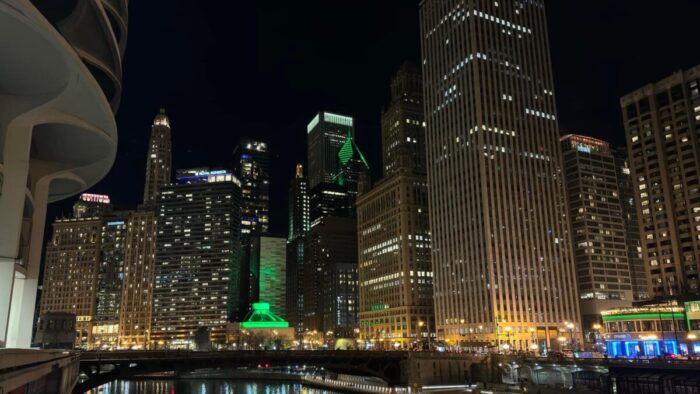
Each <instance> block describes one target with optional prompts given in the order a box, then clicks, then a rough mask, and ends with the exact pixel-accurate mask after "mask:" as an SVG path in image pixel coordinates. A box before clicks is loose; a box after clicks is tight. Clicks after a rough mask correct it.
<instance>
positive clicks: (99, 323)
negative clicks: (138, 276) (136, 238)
mask: <svg viewBox="0 0 700 394" xmlns="http://www.w3.org/2000/svg"><path fill="white" fill-rule="evenodd" d="M128 217H129V212H114V213H112V214H109V215H106V216H103V219H102V233H101V234H100V261H99V263H98V266H97V279H96V281H97V284H96V287H95V288H96V297H97V300H96V302H95V316H94V318H93V326H92V335H93V338H94V341H93V347H94V348H98V349H115V348H117V347H118V345H119V310H120V306H121V300H122V284H123V280H124V268H125V267H124V254H125V251H126V244H125V241H126V233H127V231H128V230H127V229H128Z"/></svg>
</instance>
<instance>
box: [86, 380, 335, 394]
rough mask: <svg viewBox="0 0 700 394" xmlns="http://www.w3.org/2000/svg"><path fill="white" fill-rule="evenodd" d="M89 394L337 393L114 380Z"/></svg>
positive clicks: (231, 383) (230, 383)
mask: <svg viewBox="0 0 700 394" xmlns="http://www.w3.org/2000/svg"><path fill="white" fill-rule="evenodd" d="M88 393H89V394H146V393H148V394H233V393H235V394H340V393H338V392H336V391H328V390H320V389H315V388H310V387H305V386H302V385H301V384H300V383H282V382H269V383H268V382H264V381H259V382H245V381H235V380H223V379H222V380H217V379H209V380H199V379H187V380H131V381H130V380H116V381H114V382H111V383H108V384H105V385H103V386H100V387H98V388H96V389H94V390H91V391H88Z"/></svg>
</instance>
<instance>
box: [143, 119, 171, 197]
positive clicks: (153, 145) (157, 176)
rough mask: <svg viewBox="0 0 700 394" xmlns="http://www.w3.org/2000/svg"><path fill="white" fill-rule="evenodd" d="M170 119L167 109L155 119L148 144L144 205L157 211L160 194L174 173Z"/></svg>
mask: <svg viewBox="0 0 700 394" xmlns="http://www.w3.org/2000/svg"><path fill="white" fill-rule="evenodd" d="M170 134H171V130H170V119H169V118H168V116H167V115H165V109H163V108H161V109H160V112H159V113H158V114H157V115H156V116H155V118H153V125H152V126H151V138H150V140H149V142H148V157H147V158H146V184H145V186H144V190H143V205H144V206H145V207H147V208H149V209H155V206H156V203H157V202H158V192H159V191H160V188H161V187H162V186H164V185H167V184H169V183H170V173H171V171H172V169H171V167H172V143H171V135H170Z"/></svg>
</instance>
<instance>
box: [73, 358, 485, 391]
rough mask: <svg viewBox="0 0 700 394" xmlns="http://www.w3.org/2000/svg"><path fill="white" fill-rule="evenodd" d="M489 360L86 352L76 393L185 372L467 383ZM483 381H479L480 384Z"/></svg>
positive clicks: (395, 382)
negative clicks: (312, 372)
mask: <svg viewBox="0 0 700 394" xmlns="http://www.w3.org/2000/svg"><path fill="white" fill-rule="evenodd" d="M488 359H489V358H488V357H486V356H474V355H466V354H455V353H433V352H406V351H353V350H347V351H337V350H314V351H302V350H294V351H241V350H236V351H213V352H195V351H174V350H165V351H148V350H132V351H110V352H99V351H93V352H82V353H81V355H80V371H81V372H82V373H83V374H84V375H85V376H87V379H86V380H84V381H82V382H80V383H79V384H78V385H77V386H76V388H75V391H74V392H76V393H82V392H85V391H87V390H89V389H91V388H95V387H98V386H100V385H103V384H105V383H108V382H110V381H112V380H117V379H133V378H135V377H138V376H143V375H147V374H153V373H163V372H174V373H175V374H176V375H177V374H179V373H183V372H188V371H193V370H197V369H206V368H221V369H226V368H238V367H248V368H257V367H258V366H260V365H263V366H269V367H278V366H288V365H313V366H317V367H323V368H325V369H327V370H330V371H333V372H337V373H347V374H353V375H364V376H373V377H377V378H380V379H383V380H384V381H386V382H387V383H389V385H391V386H407V385H424V384H435V383H447V382H459V383H464V381H465V376H467V375H468V376H469V377H470V378H471V377H472V376H474V379H478V378H481V375H482V374H484V373H486V372H487V371H488V367H487V363H488ZM477 376H478V378H477Z"/></svg>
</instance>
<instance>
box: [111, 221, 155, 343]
mask: <svg viewBox="0 0 700 394" xmlns="http://www.w3.org/2000/svg"><path fill="white" fill-rule="evenodd" d="M124 246H125V248H126V250H125V251H124V279H123V281H122V294H121V302H120V308H119V343H118V345H117V346H118V347H119V348H126V349H145V348H147V347H148V346H149V344H150V341H149V339H150V333H151V314H152V306H153V282H154V279H155V278H154V273H155V250H156V215H155V212H154V211H151V210H144V211H136V212H132V213H131V214H130V215H129V217H128V222H127V231H126V237H125V240H124Z"/></svg>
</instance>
